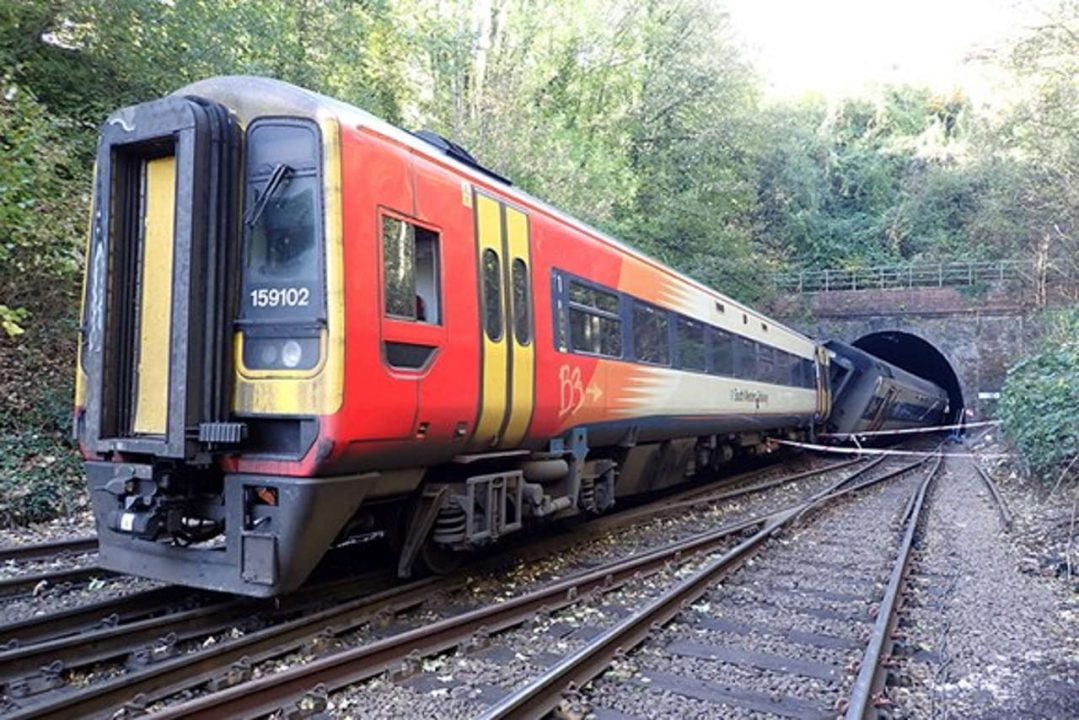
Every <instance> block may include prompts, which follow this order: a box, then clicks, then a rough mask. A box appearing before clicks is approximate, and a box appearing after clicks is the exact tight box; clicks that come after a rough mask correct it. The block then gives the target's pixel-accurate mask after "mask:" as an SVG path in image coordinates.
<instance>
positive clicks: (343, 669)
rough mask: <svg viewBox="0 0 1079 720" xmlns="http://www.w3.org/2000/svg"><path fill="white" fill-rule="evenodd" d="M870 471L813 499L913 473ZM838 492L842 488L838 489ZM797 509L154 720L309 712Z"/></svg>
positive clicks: (760, 528) (766, 528)
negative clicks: (339, 693)
mask: <svg viewBox="0 0 1079 720" xmlns="http://www.w3.org/2000/svg"><path fill="white" fill-rule="evenodd" d="M878 464H879V462H877V463H871V464H868V465H863V466H862V467H861V468H859V469H857V470H855V471H853V472H851V473H850V474H848V475H847V476H846V477H844V478H842V479H841V480H840V481H838V482H836V483H833V484H832V486H831V487H830V488H828V490H827V491H825V492H824V493H821V494H819V497H822V498H826V499H832V498H833V497H836V496H838V495H842V494H845V493H847V492H851V491H853V490H855V489H860V488H862V487H867V486H868V485H870V484H875V483H879V482H882V481H884V480H886V479H888V478H890V477H893V476H895V475H897V474H901V473H903V472H906V471H909V470H910V469H912V468H913V467H914V466H915V465H917V463H916V464H912V465H907V466H904V467H901V468H899V469H895V470H890V471H888V472H885V473H883V474H881V475H879V476H877V477H874V478H872V479H870V480H869V481H866V482H865V483H862V482H855V481H856V480H857V479H858V478H860V477H861V476H862V475H864V474H866V473H867V472H869V471H870V470H872V469H873V468H874V467H876V466H877V465H878ZM842 486H847V487H846V489H839V488H841V487H842ZM805 509H806V504H805V503H804V502H797V503H794V504H792V505H788V506H786V507H783V508H781V509H777V510H773V511H772V512H769V513H767V514H764V515H761V516H757V517H753V518H749V519H746V520H742V521H737V522H733V523H729V524H726V525H724V526H722V527H719V528H715V529H713V530H710V531H707V532H704V533H698V534H695V535H692V536H690V537H687V538H684V539H682V540H679V541H677V542H674V543H670V544H668V545H666V546H664V547H661V548H657V549H652V550H650V551H646V552H643V553H638V554H635V555H633V556H631V557H628V558H624V559H621V560H617V561H614V562H611V563H608V564H605V565H603V566H601V567H598V568H594V569H592V570H589V571H586V572H583V573H580V574H578V575H575V576H572V577H568V578H565V579H562V580H559V581H557V582H554V583H549V584H546V585H544V586H542V587H540V588H539V589H537V590H535V591H532V592H528V593H525V594H523V595H519V596H516V597H512V598H509V599H507V600H505V601H504V602H500V603H497V604H493V605H485V606H482V607H479V608H476V609H473V610H470V611H466V612H463V613H460V614H456V615H452V616H450V617H446V618H443V619H440V620H438V621H436V622H434V623H430V624H424V625H421V626H419V627H415V628H413V629H411V630H405V631H403V632H397V633H394V634H392V635H389V636H388V637H383V638H381V639H376V640H374V641H372V642H368V643H366V644H363V645H361V646H359V647H355V648H351V649H348V650H344V651H342V652H337V653H335V654H332V655H327V656H325V657H321V658H319V659H317V660H314V661H312V662H309V663H306V664H304V665H300V666H297V667H294V668H292V669H290V670H288V671H285V672H282V673H276V674H273V675H270V676H266V677H264V678H261V679H258V680H255V681H253V682H250V683H245V684H243V685H240V686H237V687H234V688H230V689H227V690H224V691H221V692H216V693H212V694H209V695H207V696H206V697H203V698H200V699H197V700H194V701H191V702H189V703H184V704H181V705H177V706H174V707H167V708H165V709H163V710H161V711H160V712H159V713H156V714H155V715H154V716H155V717H160V718H171V717H185V718H186V717H195V718H198V717H207V718H210V717H257V716H260V715H264V714H267V713H271V712H274V711H276V710H278V709H279V708H282V707H290V704H295V703H299V705H300V706H304V707H309V706H310V705H311V703H312V701H313V702H314V703H315V704H316V705H317V704H318V702H319V698H320V697H321V698H324V696H325V693H326V692H330V691H333V690H336V689H339V688H342V687H345V686H347V685H350V684H353V683H356V682H360V681H363V680H365V679H369V678H371V677H374V676H376V675H379V674H381V673H383V672H386V671H387V670H391V671H392V670H397V671H402V670H403V672H404V674H405V675H407V674H409V673H410V672H413V671H415V669H416V668H418V667H419V665H420V661H421V659H422V658H424V657H428V656H431V655H435V654H438V653H444V652H447V651H449V650H453V649H454V648H458V649H468V648H477V647H483V646H484V645H485V644H488V643H490V642H492V640H491V638H492V636H493V635H495V634H497V633H499V632H502V631H506V630H511V629H514V628H518V627H520V626H522V625H526V624H528V623H531V622H537V621H542V620H543V619H544V618H547V617H549V616H550V615H551V614H552V613H554V612H557V611H559V610H560V609H563V608H567V607H570V606H573V605H576V604H578V603H580V602H583V601H586V600H588V599H589V598H593V597H596V596H600V595H603V594H607V593H611V592H613V591H615V590H616V589H618V588H620V587H622V586H624V585H627V584H632V583H636V582H639V581H640V580H641V579H642V578H645V577H649V576H651V575H654V574H656V573H659V572H662V571H666V570H670V569H671V568H672V567H676V566H679V565H682V564H685V563H687V562H691V561H692V560H693V559H694V558H698V557H700V556H701V555H702V554H707V553H712V552H716V551H720V550H723V551H731V552H738V553H739V554H740V555H741V554H744V552H745V551H744V549H743V550H739V548H745V547H746V543H747V542H748V541H742V540H740V539H741V538H742V537H743V536H744V534H745V533H753V535H752V537H754V538H756V537H758V536H761V537H765V536H767V535H769V534H771V532H772V531H773V530H774V528H775V527H776V523H778V522H781V521H784V520H785V519H789V518H792V517H794V516H796V515H798V514H800V513H801V512H802V511H804V510H805ZM732 548H733V550H732ZM312 693H314V696H312ZM292 711H296V707H291V709H290V710H286V714H287V713H288V712H292Z"/></svg>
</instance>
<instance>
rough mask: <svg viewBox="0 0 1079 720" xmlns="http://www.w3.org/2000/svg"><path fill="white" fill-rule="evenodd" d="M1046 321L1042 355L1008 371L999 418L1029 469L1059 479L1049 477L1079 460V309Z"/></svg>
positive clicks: (1031, 357)
mask: <svg viewBox="0 0 1079 720" xmlns="http://www.w3.org/2000/svg"><path fill="white" fill-rule="evenodd" d="M1046 320H1047V325H1048V330H1047V332H1046V335H1045V340H1044V341H1043V342H1042V345H1041V347H1040V348H1039V350H1038V351H1037V352H1036V353H1035V354H1033V355H1031V356H1030V357H1028V358H1026V359H1024V360H1022V361H1021V362H1020V363H1019V364H1017V365H1016V366H1014V367H1013V368H1011V369H1010V370H1009V371H1008V377H1007V379H1006V380H1005V382H1004V388H1003V390H1002V392H1001V395H1000V410H999V414H1000V419H1001V421H1002V422H1003V425H1004V431H1005V433H1007V435H1008V437H1009V438H1010V439H1011V440H1012V442H1013V443H1014V444H1015V446H1016V448H1017V449H1018V451H1019V454H1020V456H1021V457H1022V459H1023V462H1024V464H1025V465H1026V466H1027V467H1028V468H1029V469H1030V470H1032V471H1033V472H1035V473H1042V474H1046V475H1047V478H1053V479H1055V473H1052V472H1050V471H1051V470H1052V469H1053V468H1055V467H1057V466H1059V465H1061V464H1062V463H1065V462H1068V461H1069V460H1071V458H1073V457H1075V456H1076V455H1079V425H1077V424H1076V416H1077V414H1079V308H1070V309H1068V310H1064V311H1060V312H1058V313H1056V314H1054V315H1051V316H1048V317H1047V318H1046Z"/></svg>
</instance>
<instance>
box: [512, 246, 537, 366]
mask: <svg viewBox="0 0 1079 720" xmlns="http://www.w3.org/2000/svg"><path fill="white" fill-rule="evenodd" d="M512 267H513V270H512V272H511V275H512V277H511V278H510V279H511V280H512V281H513V333H514V335H516V336H517V344H518V345H527V344H528V343H530V342H532V293H531V292H529V282H528V266H527V265H525V262H524V260H522V259H520V258H516V259H514V261H513V266H512Z"/></svg>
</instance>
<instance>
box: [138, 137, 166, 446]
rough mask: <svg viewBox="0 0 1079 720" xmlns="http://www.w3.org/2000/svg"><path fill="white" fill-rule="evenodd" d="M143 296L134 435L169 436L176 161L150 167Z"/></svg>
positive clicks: (153, 163)
mask: <svg viewBox="0 0 1079 720" xmlns="http://www.w3.org/2000/svg"><path fill="white" fill-rule="evenodd" d="M145 172H146V175H145V179H146V205H145V211H144V213H143V223H144V229H143V251H142V292H141V297H140V298H139V302H140V310H141V312H140V313H139V318H140V321H139V347H138V358H139V366H138V376H137V379H136V383H137V391H136V396H135V423H134V428H133V429H134V431H135V432H137V433H143V434H148V435H164V434H165V430H166V428H167V422H168V408H169V359H170V349H171V348H170V343H169V337H170V333H171V328H172V322H171V321H172V256H173V230H174V226H175V217H176V158H175V157H163V158H157V159H154V160H148V161H147V162H146V171H145Z"/></svg>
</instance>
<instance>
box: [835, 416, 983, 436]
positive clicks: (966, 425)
mask: <svg viewBox="0 0 1079 720" xmlns="http://www.w3.org/2000/svg"><path fill="white" fill-rule="evenodd" d="M999 424H1000V420H982V421H980V422H972V423H960V424H958V425H932V426H930V427H918V428H903V429H901V430H866V431H865V432H857V433H819V434H818V435H817V437H826V438H861V437H869V436H870V435H913V434H915V433H932V432H941V431H943V430H955V429H957V428H975V427H985V426H988V425H999Z"/></svg>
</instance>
